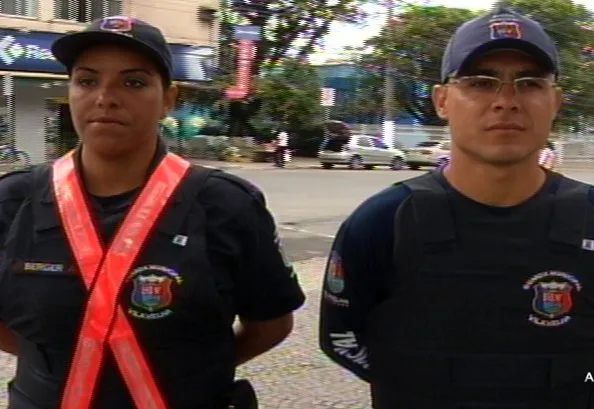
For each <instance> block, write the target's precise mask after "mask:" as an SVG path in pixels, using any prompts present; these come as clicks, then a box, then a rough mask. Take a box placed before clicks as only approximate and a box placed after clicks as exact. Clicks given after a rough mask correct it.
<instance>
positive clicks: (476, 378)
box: [390, 354, 594, 409]
mask: <svg viewBox="0 0 594 409" xmlns="http://www.w3.org/2000/svg"><path fill="white" fill-rule="evenodd" d="M593 365H594V356H592V355H588V356H559V357H545V356H522V355H517V356H507V355H492V356H491V355H481V356H430V355H429V354H427V355H420V354H419V355H409V356H402V357H399V359H398V369H397V370H396V369H395V368H391V369H390V371H391V378H392V380H393V381H392V382H393V385H394V386H395V388H396V389H397V390H399V391H419V392H414V393H413V394H412V395H413V396H414V398H412V401H416V399H420V400H422V399H423V398H431V397H433V399H435V402H436V403H437V402H439V403H442V404H443V406H435V407H436V408H440V409H441V408H442V407H443V408H444V409H445V408H447V409H450V408H451V409H462V408H464V409H487V408H498V409H516V408H517V409H520V408H521V409H535V406H533V404H534V403H538V404H539V406H538V409H549V408H550V409H553V408H554V409H562V408H563V409H565V408H567V409H569V408H572V409H573V408H575V409H578V408H579V409H582V408H583V409H594V400H593V401H590V394H591V393H592V394H594V385H593V384H591V383H584V379H585V376H586V374H587V373H588V368H592V367H594V366H593ZM419 385H420V386H421V388H422V389H417V388H418V386H419ZM420 390H423V391H424V392H423V393H422V394H421V392H420ZM405 395H407V394H405ZM593 396H594V395H593ZM564 403H566V404H567V405H568V406H563V404H564ZM559 404H561V405H562V406H559ZM491 405H493V406H491ZM549 405H550V406H549Z"/></svg>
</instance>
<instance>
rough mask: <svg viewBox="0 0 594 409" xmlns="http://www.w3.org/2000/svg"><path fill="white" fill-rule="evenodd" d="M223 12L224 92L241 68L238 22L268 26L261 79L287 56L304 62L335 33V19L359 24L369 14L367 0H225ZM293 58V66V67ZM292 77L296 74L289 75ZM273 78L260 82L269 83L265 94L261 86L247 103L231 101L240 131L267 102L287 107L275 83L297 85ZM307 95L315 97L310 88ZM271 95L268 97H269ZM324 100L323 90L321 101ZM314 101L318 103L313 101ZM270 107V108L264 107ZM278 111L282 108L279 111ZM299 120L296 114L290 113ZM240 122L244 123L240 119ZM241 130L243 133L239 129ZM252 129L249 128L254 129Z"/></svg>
mask: <svg viewBox="0 0 594 409" xmlns="http://www.w3.org/2000/svg"><path fill="white" fill-rule="evenodd" d="M223 3H224V4H223V5H224V7H223V10H222V12H221V23H222V24H221V54H220V61H221V72H220V79H219V81H218V85H219V87H220V89H221V91H222V90H223V89H224V88H225V87H227V86H228V85H230V84H231V83H232V82H233V81H234V73H235V67H236V48H235V40H234V38H233V37H234V36H233V33H234V27H235V26H236V25H237V24H251V25H256V26H259V27H261V28H262V39H261V41H259V42H258V50H257V53H256V58H255V61H254V66H253V73H254V76H255V77H258V76H260V75H261V74H262V73H263V70H265V69H266V70H268V69H274V68H275V67H276V66H277V65H279V64H281V63H283V64H282V66H285V64H284V63H285V62H286V61H290V60H287V58H296V59H297V60H303V59H305V58H306V57H308V56H309V55H310V54H311V53H313V52H314V51H315V50H316V48H317V46H318V45H320V43H321V41H322V39H323V37H324V36H325V35H326V34H327V33H328V32H329V30H330V26H331V24H332V22H335V21H340V22H357V21H360V19H362V18H363V17H364V16H363V14H362V13H361V11H360V5H361V4H363V3H364V0H317V1H310V0H225V1H224V2H223ZM291 64H292V63H291V62H289V66H291ZM289 76H290V75H289ZM267 78H268V79H267V80H264V81H256V84H263V85H264V86H266V87H268V88H266V89H265V90H264V92H261V91H260V90H257V89H256V90H255V92H254V93H252V94H251V95H250V97H249V99H248V100H247V101H238V102H235V103H233V104H231V105H232V106H231V108H230V109H231V111H232V112H235V113H236V114H235V115H233V117H232V120H233V119H235V121H234V123H232V124H231V129H233V131H231V132H233V133H236V132H237V131H234V130H235V129H240V130H241V129H242V128H243V129H245V128H247V129H248V130H249V129H250V126H249V121H250V119H252V118H253V117H254V116H256V115H257V114H258V113H259V111H260V108H261V107H264V104H270V105H272V106H274V105H278V106H285V107H287V109H292V108H291V106H290V105H288V104H286V103H285V98H284V97H283V99H282V100H280V101H278V102H279V103H275V101H274V100H269V99H270V98H277V97H281V94H280V93H270V92H269V91H270V89H272V87H270V84H271V81H280V82H279V83H278V84H276V86H277V88H287V87H288V88H290V86H291V83H290V82H289V83H282V81H285V80H286V79H287V78H288V77H287V76H279V75H273V76H268V77H267ZM303 95H311V94H310V93H309V91H306V92H305V93H304V94H303ZM263 98H266V101H264V100H263ZM315 101H316V103H317V102H318V101H319V89H318V94H317V95H316V99H315ZM312 103H313V101H312ZM262 109H264V110H268V111H270V110H269V109H267V108H262ZM275 115H278V112H276V113H275ZM287 115H288V116H289V117H292V118H295V115H296V114H292V113H291V112H287V113H285V116H287ZM238 122H239V123H238ZM239 132H240V133H241V131H239ZM248 133H249V132H248Z"/></svg>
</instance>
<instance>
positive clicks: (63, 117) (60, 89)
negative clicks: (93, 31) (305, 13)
mask: <svg viewBox="0 0 594 409" xmlns="http://www.w3.org/2000/svg"><path fill="white" fill-rule="evenodd" d="M218 8H219V1H218V0H165V1H158V0H1V1H0V78H1V79H2V94H1V98H0V143H1V144H13V146H14V147H15V148H16V149H18V150H23V151H25V152H27V153H28V154H29V156H30V157H31V161H32V162H33V163H38V162H42V161H45V160H47V159H48V158H49V157H52V156H53V154H52V152H53V151H54V150H55V146H53V145H54V144H55V143H57V142H56V138H58V135H60V134H64V133H68V132H69V131H70V132H72V131H73V129H69V128H71V127H72V125H71V122H70V120H69V110H68V106H67V99H66V95H67V82H66V80H67V77H66V73H65V71H64V67H63V66H62V65H61V64H60V63H58V62H57V61H56V60H55V59H54V58H53V57H52V55H51V52H50V47H51V44H52V42H53V41H54V40H55V39H57V38H58V37H60V36H61V35H63V34H64V33H68V32H72V31H78V30H80V29H82V28H83V27H84V25H85V24H86V23H88V22H90V21H92V20H95V19H97V18H101V17H106V16H114V15H126V16H131V17H136V18H139V19H141V20H145V21H147V22H149V23H151V24H153V25H155V26H157V27H159V28H160V29H161V30H163V32H164V34H165V36H166V38H167V40H168V42H169V43H170V47H171V50H172V53H173V56H174V67H175V69H174V80H175V82H176V83H177V84H178V86H179V87H180V88H181V89H182V90H184V89H194V88H196V87H200V86H202V85H203V84H207V83H208V82H209V81H210V80H211V79H212V78H211V76H212V73H213V72H214V69H215V67H216V64H217V58H216V56H217V54H218V53H217V44H218V21H217V18H216V17H217V15H216V11H217V10H218Z"/></svg>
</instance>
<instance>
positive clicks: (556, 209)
mask: <svg viewBox="0 0 594 409" xmlns="http://www.w3.org/2000/svg"><path fill="white" fill-rule="evenodd" d="M589 189H590V186H589V185H587V184H585V183H581V182H578V181H575V180H572V179H567V178H562V179H561V182H560V184H559V187H558V188H557V192H556V197H555V204H554V206H553V214H552V219H551V228H550V232H549V239H550V240H551V241H553V242H556V243H561V244H565V245H569V246H571V247H572V248H574V249H575V250H577V251H579V250H581V249H582V242H583V240H584V238H586V230H587V228H586V226H587V222H588V217H587V215H588V209H589V208H590V207H591V206H590V203H589V200H588V191H589Z"/></svg>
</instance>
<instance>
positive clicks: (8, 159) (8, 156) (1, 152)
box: [0, 143, 31, 166]
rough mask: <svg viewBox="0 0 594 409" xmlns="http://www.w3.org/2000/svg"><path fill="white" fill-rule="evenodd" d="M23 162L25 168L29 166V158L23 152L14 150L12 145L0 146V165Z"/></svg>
mask: <svg viewBox="0 0 594 409" xmlns="http://www.w3.org/2000/svg"><path fill="white" fill-rule="evenodd" d="M16 162H23V164H24V165H25V166H29V165H30V164H31V156H30V155H29V154H28V153H27V152H25V151H20V150H18V149H16V147H15V145H14V144H11V143H9V144H6V145H0V163H11V164H13V163H16Z"/></svg>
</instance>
